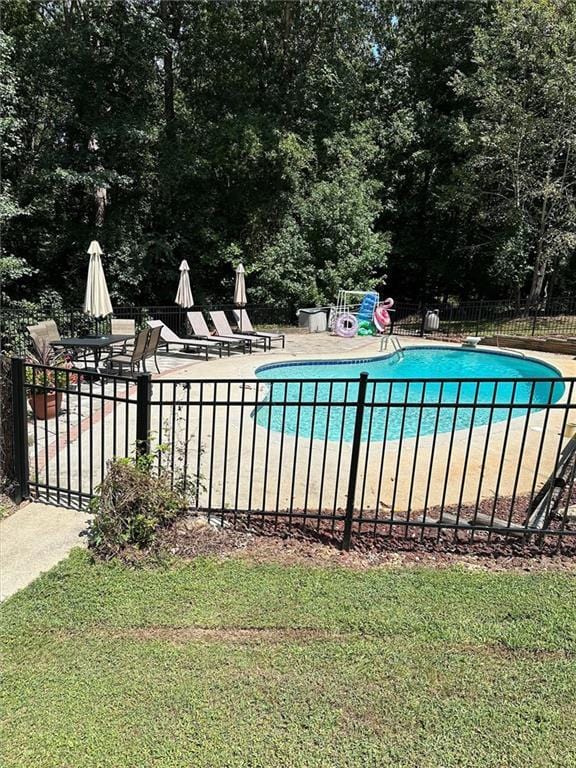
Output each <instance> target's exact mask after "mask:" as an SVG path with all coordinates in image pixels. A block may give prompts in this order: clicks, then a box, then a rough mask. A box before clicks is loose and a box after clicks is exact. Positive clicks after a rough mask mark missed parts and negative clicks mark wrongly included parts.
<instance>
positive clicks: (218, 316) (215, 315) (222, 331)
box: [209, 310, 271, 350]
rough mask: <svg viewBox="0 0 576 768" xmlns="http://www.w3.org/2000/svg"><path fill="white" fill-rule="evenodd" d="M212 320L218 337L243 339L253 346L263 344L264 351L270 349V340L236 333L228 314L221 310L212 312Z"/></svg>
mask: <svg viewBox="0 0 576 768" xmlns="http://www.w3.org/2000/svg"><path fill="white" fill-rule="evenodd" d="M209 314H210V319H211V320H212V323H213V325H214V328H216V335H217V336H218V337H220V336H221V337H222V338H227V337H232V338H234V339H243V340H244V341H250V342H251V343H252V344H259V343H262V348H263V349H264V350H266V349H268V347H269V346H270V344H271V342H270V339H268V338H265V337H261V336H251V335H249V334H243V333H234V331H233V330H232V328H231V327H230V323H229V322H228V318H227V317H226V313H225V312H222V310H219V311H217V312H210V313H209Z"/></svg>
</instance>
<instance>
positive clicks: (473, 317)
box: [393, 296, 576, 338]
mask: <svg viewBox="0 0 576 768" xmlns="http://www.w3.org/2000/svg"><path fill="white" fill-rule="evenodd" d="M394 310H395V312H394V314H393V320H394V332H395V333H397V334H405V335H412V336H430V337H432V338H452V337H461V336H468V335H472V336H491V335H507V336H562V337H571V336H576V297H574V296H567V297H564V298H558V299H553V300H550V301H545V302H542V303H540V304H538V305H531V304H528V303H526V304H515V303H509V302H506V301H482V300H481V301H469V302H461V303H459V304H452V303H447V304H433V303H432V304H430V303H429V304H417V303H410V302H402V301H399V302H396V304H395V305H394ZM429 313H436V314H437V318H438V319H437V322H435V321H434V320H433V319H431V318H429Z"/></svg>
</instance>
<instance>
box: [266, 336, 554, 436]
mask: <svg viewBox="0 0 576 768" xmlns="http://www.w3.org/2000/svg"><path fill="white" fill-rule="evenodd" d="M362 371H366V373H368V375H369V378H368V386H367V390H366V402H367V403H368V404H369V405H370V406H371V407H368V408H366V410H365V414H364V420H363V425H362V439H363V440H379V441H381V440H384V439H386V440H398V439H399V438H401V437H415V436H416V435H429V434H433V433H434V432H435V431H438V432H452V431H453V430H459V429H469V428H471V427H477V426H482V425H486V424H488V423H495V422H498V421H503V420H505V419H507V418H508V415H509V414H510V412H511V413H512V418H516V417H518V416H522V415H525V414H526V413H527V412H528V410H529V411H530V413H533V412H535V411H537V410H539V409H541V408H542V407H544V406H545V405H546V404H548V403H555V402H556V401H557V400H559V399H560V398H561V397H562V394H563V392H564V384H563V383H562V382H561V381H558V379H559V378H560V374H559V372H558V371H557V370H556V369H555V368H553V367H552V366H550V365H547V364H546V363H541V362H539V361H537V360H533V359H529V358H523V357H519V356H516V355H510V354H506V353H495V352H488V351H483V352H480V351H477V350H468V349H445V348H444V347H413V348H409V349H406V350H404V352H403V353H401V354H398V353H395V354H392V355H386V356H384V357H378V358H367V359H362V360H334V361H327V362H322V361H310V362H297V363H279V364H272V365H265V366H262V367H261V368H258V369H257V371H256V376H257V377H258V379H261V380H264V381H266V382H267V383H268V393H267V395H266V398H265V399H264V400H262V401H261V404H260V405H259V406H258V408H257V409H256V410H255V412H254V414H253V417H254V418H256V420H257V423H258V424H260V425H261V426H263V427H266V428H268V429H270V430H271V431H273V432H284V433H285V434H290V435H296V434H298V435H300V436H302V437H311V436H312V437H314V438H317V439H320V440H345V441H351V440H352V436H353V433H354V422H355V414H356V406H355V404H356V401H357V398H358V378H359V376H360V373H361V372H362ZM294 379H296V380H302V379H307V380H308V381H306V382H305V383H301V381H293V380H294ZM342 379H346V380H347V381H341V380H342ZM433 379H444V381H443V382H439V381H433ZM446 379H448V380H450V379H452V381H446ZM454 379H466V380H467V381H464V382H458V381H454ZM479 379H485V381H478V380H479ZM486 379H487V380H486ZM535 379H537V380H538V381H535ZM350 380H351V381H350ZM298 401H302V402H303V403H304V405H302V406H301V407H298V406H297V405H290V403H296V402H298ZM307 403H311V405H307ZM312 403H314V405H312ZM323 403H330V406H328V405H323ZM434 406H440V407H434ZM443 406H444V407H443ZM513 406H516V407H513Z"/></svg>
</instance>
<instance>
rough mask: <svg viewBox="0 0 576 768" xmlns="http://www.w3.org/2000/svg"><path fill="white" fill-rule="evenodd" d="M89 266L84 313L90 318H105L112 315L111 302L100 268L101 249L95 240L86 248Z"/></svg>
mask: <svg viewBox="0 0 576 768" xmlns="http://www.w3.org/2000/svg"><path fill="white" fill-rule="evenodd" d="M88 253H89V254H90V264H89V265H88V280H87V282H86V296H85V298H84V312H86V314H87V315H90V317H106V315H111V314H112V302H111V301H110V295H109V293H108V286H107V285H106V276H105V275H104V268H103V267H102V259H101V258H100V257H101V256H102V248H100V244H99V243H98V241H97V240H92V242H91V243H90V247H89V248H88Z"/></svg>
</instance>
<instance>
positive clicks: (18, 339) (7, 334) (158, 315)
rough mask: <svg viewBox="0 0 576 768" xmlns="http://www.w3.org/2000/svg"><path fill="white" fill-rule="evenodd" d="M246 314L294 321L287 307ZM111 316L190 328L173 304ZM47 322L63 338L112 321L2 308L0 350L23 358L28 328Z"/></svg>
mask: <svg viewBox="0 0 576 768" xmlns="http://www.w3.org/2000/svg"><path fill="white" fill-rule="evenodd" d="M235 308H236V307H235V306H234V305H233V304H220V305H210V306H196V307H194V310H196V311H202V312H209V311H212V310H218V309H220V310H224V311H226V312H229V313H231V312H232V310H234V309H235ZM249 313H250V319H251V320H252V322H253V323H254V324H256V325H263V326H267V325H272V326H278V325H290V324H291V323H294V322H295V315H294V313H293V312H292V311H291V310H290V309H289V308H286V307H279V306H276V307H270V306H267V305H254V306H252V305H251V306H250V308H249ZM114 317H115V318H121V319H133V320H135V321H136V327H137V328H138V329H140V328H142V327H144V326H145V324H146V321H147V320H151V319H154V320H162V322H164V323H165V324H166V325H167V326H168V327H169V328H171V329H172V330H173V331H175V332H176V333H177V334H178V335H180V336H186V335H189V330H190V329H189V328H188V321H187V318H186V310H184V309H182V308H181V307H178V306H176V305H171V306H146V307H136V306H124V307H123V306H119V307H114ZM47 319H51V320H54V321H55V322H56V325H57V326H58V330H59V332H60V334H61V336H62V337H76V336H89V335H94V334H95V335H103V334H107V333H109V332H110V321H111V318H103V319H96V318H92V317H88V316H87V315H86V314H85V313H84V312H83V310H82V309H81V308H80V307H72V308H58V307H55V308H51V309H50V310H49V311H46V310H45V309H42V308H41V307H36V308H31V309H20V308H18V309H16V308H10V307H5V308H3V309H2V310H0V342H1V348H2V350H4V351H6V352H8V353H10V354H12V355H25V354H26V353H27V351H28V350H29V349H30V347H31V338H30V334H29V333H28V331H27V327H28V326H30V325H35V324H36V323H39V322H41V321H42V320H47Z"/></svg>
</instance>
